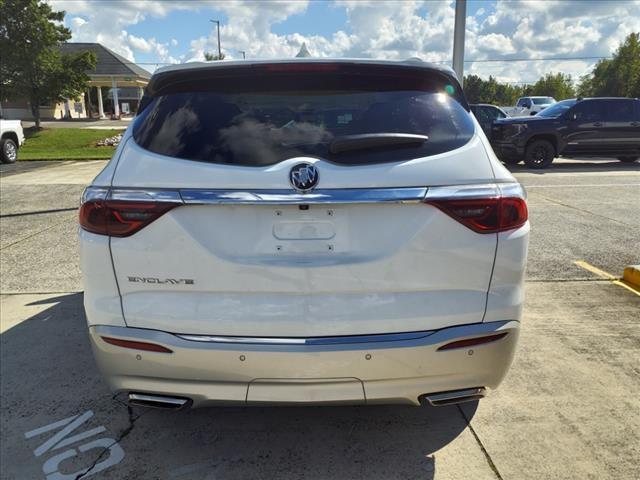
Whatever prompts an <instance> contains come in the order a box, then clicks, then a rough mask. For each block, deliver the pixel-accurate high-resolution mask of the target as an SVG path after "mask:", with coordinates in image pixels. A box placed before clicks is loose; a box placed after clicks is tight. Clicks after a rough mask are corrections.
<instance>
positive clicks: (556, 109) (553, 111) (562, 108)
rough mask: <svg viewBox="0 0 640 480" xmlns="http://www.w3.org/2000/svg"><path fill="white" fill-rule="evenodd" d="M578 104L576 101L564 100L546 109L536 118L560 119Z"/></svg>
mask: <svg viewBox="0 0 640 480" xmlns="http://www.w3.org/2000/svg"><path fill="white" fill-rule="evenodd" d="M575 104H576V100H562V101H561V102H558V103H554V104H553V105H551V106H549V107H547V108H545V109H544V110H542V111H541V112H539V113H538V114H537V115H536V117H559V116H560V115H562V114H563V113H564V112H566V111H567V110H569V109H570V108H571V107H573V106H574V105H575Z"/></svg>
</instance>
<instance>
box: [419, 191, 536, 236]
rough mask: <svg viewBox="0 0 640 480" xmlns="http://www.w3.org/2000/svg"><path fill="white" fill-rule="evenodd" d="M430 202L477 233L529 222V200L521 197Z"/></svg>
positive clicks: (495, 230)
mask: <svg viewBox="0 0 640 480" xmlns="http://www.w3.org/2000/svg"><path fill="white" fill-rule="evenodd" d="M426 202H427V203H429V204H431V205H433V206H435V207H437V208H439V209H440V210H442V211H443V212H444V213H446V214H447V215H449V216H450V217H451V218H453V219H455V220H457V221H458V222H460V223H462V224H463V225H465V226H467V227H468V228H470V229H471V230H473V231H474V232H478V233H496V232H504V231H506V230H513V229H516V228H519V227H521V226H522V225H524V224H525V223H526V222H527V219H528V218H529V214H528V211H527V203H526V202H525V200H524V199H522V198H519V197H489V198H477V199H462V200H459V199H433V200H429V199H427V200H426Z"/></svg>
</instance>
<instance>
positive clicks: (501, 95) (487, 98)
mask: <svg viewBox="0 0 640 480" xmlns="http://www.w3.org/2000/svg"><path fill="white" fill-rule="evenodd" d="M530 90H531V87H530V86H529V85H525V86H516V85H510V84H508V83H501V82H498V81H497V80H496V79H495V78H494V77H491V76H490V77H489V79H488V80H483V79H482V78H480V77H478V76H477V75H467V76H466V77H465V78H464V91H465V94H466V96H467V100H469V103H491V104H494V105H513V104H515V103H516V100H517V99H518V98H519V97H522V96H524V95H529V94H530V93H529V92H530Z"/></svg>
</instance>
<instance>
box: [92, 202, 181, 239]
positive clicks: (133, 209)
mask: <svg viewBox="0 0 640 480" xmlns="http://www.w3.org/2000/svg"><path fill="white" fill-rule="evenodd" d="M178 205H181V204H180V203H174V202H137V201H124V200H103V199H91V200H88V201H86V202H85V203H83V204H82V206H81V207H80V226H81V227H82V228H83V229H85V230H86V231H88V232H91V233H97V234H99V235H110V236H112V237H128V236H130V235H133V234H134V233H136V232H137V231H139V230H140V229H142V228H143V227H146V226H147V225H149V224H150V223H151V222H153V221H154V220H156V219H157V218H159V217H160V216H162V215H163V214H165V213H166V212H168V211H169V210H171V209H172V208H175V207H177V206H178Z"/></svg>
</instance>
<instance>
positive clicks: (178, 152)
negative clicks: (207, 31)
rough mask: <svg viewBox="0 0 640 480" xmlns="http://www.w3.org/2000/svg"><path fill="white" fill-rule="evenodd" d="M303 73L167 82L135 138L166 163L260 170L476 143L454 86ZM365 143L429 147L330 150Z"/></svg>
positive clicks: (205, 74)
mask: <svg viewBox="0 0 640 480" xmlns="http://www.w3.org/2000/svg"><path fill="white" fill-rule="evenodd" d="M307 65H310V66H312V67H304V66H302V65H301V66H298V65H294V64H265V65H259V66H253V67H244V68H231V67H230V68H220V67H217V68H216V69H209V70H208V71H207V70H204V71H200V72H184V73H182V72H181V73H182V75H175V74H174V78H173V79H172V80H171V79H167V80H166V81H165V82H164V83H162V82H161V81H158V82H157V87H158V90H157V91H156V92H154V93H153V95H152V96H151V97H147V98H145V99H143V107H142V111H141V112H139V114H138V117H137V118H136V120H135V122H134V125H133V136H134V139H135V141H136V143H138V144H139V145H140V146H141V147H143V148H145V149H147V150H149V151H152V152H155V153H159V154H162V155H168V156H171V157H178V158H183V159H188V160H197V161H203V162H212V163H219V164H228V165H242V166H265V165H273V164H275V163H278V162H280V161H282V160H285V159H288V158H292V157H299V156H310V157H316V158H323V159H326V160H328V161H331V162H335V163H341V164H365V163H380V162H393V161H402V160H408V159H412V158H419V157H424V156H429V155H435V154H439V153H443V152H447V151H450V150H453V149H455V148H458V147H461V146H463V145H464V144H465V143H467V142H468V141H469V140H470V139H471V137H472V136H473V134H474V123H473V120H472V119H471V117H470V115H469V113H468V111H467V109H466V102H465V100H464V97H463V96H462V93H461V91H460V88H459V86H458V85H457V84H453V85H452V84H451V83H450V82H449V80H448V77H447V76H446V75H444V74H440V73H439V72H437V71H432V70H428V69H419V68H408V67H402V68H399V67H386V66H378V65H374V66H372V65H357V64H347V65H339V64H337V65H334V64H307ZM213 70H215V73H214V72H213ZM367 134H411V135H421V136H426V137H428V139H427V140H425V141H423V142H422V143H413V144H410V143H408V144H407V143H405V144H403V143H400V144H397V143H396V144H393V142H390V143H389V144H384V142H382V144H381V143H380V142H378V143H376V144H371V142H369V144H365V145H363V146H362V148H355V149H354V148H350V149H347V150H346V151H344V150H340V151H337V152H336V151H335V150H336V149H332V148H331V145H332V142H333V143H334V144H335V142H337V141H340V140H341V139H344V138H350V137H352V136H354V135H367ZM365 143H366V142H365ZM338 150H339V149H338ZM332 151H333V153H332Z"/></svg>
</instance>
